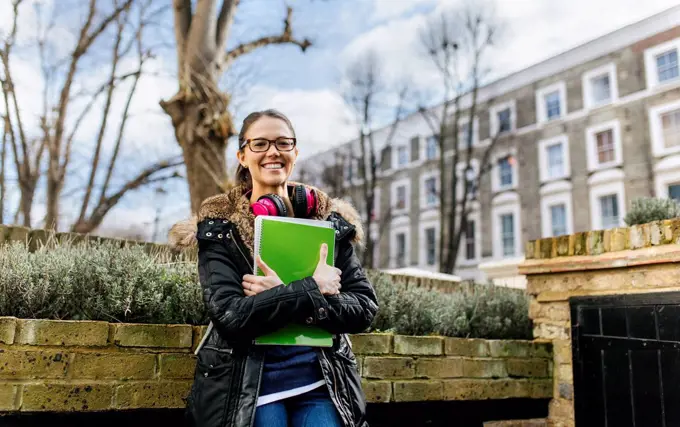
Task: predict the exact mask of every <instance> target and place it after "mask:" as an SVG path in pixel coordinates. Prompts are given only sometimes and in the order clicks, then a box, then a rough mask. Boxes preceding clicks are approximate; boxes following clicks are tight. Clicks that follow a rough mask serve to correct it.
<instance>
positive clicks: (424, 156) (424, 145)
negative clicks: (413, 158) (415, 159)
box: [420, 134, 441, 162]
mask: <svg viewBox="0 0 680 427" xmlns="http://www.w3.org/2000/svg"><path fill="white" fill-rule="evenodd" d="M435 137H436V134H432V135H428V136H427V137H425V138H424V139H423V143H422V144H421V146H422V148H421V149H420V158H421V159H422V160H423V161H424V162H428V161H432V160H436V159H438V158H439V156H440V155H441V153H440V152H439V151H440V150H439V139H438V138H435ZM430 138H435V150H434V158H433V159H428V158H427V144H428V141H429V140H430Z"/></svg>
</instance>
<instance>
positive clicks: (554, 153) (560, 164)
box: [546, 142, 564, 178]
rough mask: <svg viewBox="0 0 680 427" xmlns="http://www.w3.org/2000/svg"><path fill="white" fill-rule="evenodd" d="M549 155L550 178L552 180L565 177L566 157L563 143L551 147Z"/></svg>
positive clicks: (548, 151)
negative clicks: (563, 153)
mask: <svg viewBox="0 0 680 427" xmlns="http://www.w3.org/2000/svg"><path fill="white" fill-rule="evenodd" d="M546 150H547V155H548V176H549V177H550V178H560V177H562V176H564V156H563V155H562V152H563V149H562V143H561V142H558V143H557V144H552V145H549V146H548V148H547V149H546Z"/></svg>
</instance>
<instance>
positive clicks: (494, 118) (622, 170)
mask: <svg viewBox="0 0 680 427" xmlns="http://www.w3.org/2000/svg"><path fill="white" fill-rule="evenodd" d="M679 57H680V6H676V7H674V8H671V9H669V10H667V11H665V12H663V13H660V14H657V15H654V16H652V17H650V18H647V19H645V20H643V21H640V22H637V23H635V24H632V25H629V26H627V27H624V28H621V29H619V30H617V31H615V32H612V33H610V34H607V35H605V36H603V37H600V38H598V39H596V40H593V41H591V42H588V43H586V44H584V45H581V46H579V47H577V48H574V49H572V50H569V51H567V52H564V53H562V54H560V55H557V56H555V57H552V58H549V59H547V60H545V61H543V62H541V63H538V64H536V65H533V66H531V67H529V68H526V69H524V70H521V71H519V72H517V73H514V74H511V75H509V76H507V77H504V78H502V79H499V80H497V81H495V82H493V83H490V84H489V85H487V86H484V87H482V88H480V90H479V101H478V105H477V112H478V113H477V114H476V116H475V117H473V118H472V119H470V118H469V117H468V116H466V112H467V111H466V109H465V108H466V102H467V103H468V104H469V102H470V101H469V99H466V98H464V99H463V101H462V104H461V105H462V107H461V116H462V117H463V119H462V122H463V123H461V124H464V122H467V123H468V126H462V131H461V132H465V131H469V130H471V131H472V132H473V141H474V142H473V144H474V145H473V146H474V148H475V150H476V153H477V154H479V153H482V152H483V151H484V149H485V147H488V145H489V144H490V142H491V140H492V138H494V137H495V135H494V134H492V132H491V130H492V129H496V130H498V132H500V135H498V137H497V139H496V143H495V145H494V149H493V151H492V158H491V162H492V168H491V169H490V171H489V172H488V173H487V174H484V175H483V178H482V180H481V182H480V187H479V189H478V196H477V198H476V201H475V202H474V205H473V211H472V215H471V217H470V221H469V227H468V228H467V229H466V233H465V236H464V237H463V239H462V243H461V249H460V250H459V257H458V260H459V261H458V263H457V269H456V272H455V274H457V275H459V276H461V277H463V278H469V279H475V280H486V279H488V278H493V277H496V276H499V275H500V276H504V275H510V276H512V271H513V269H515V268H516V265H517V264H518V263H519V262H521V260H523V251H524V242H526V241H528V240H532V239H538V238H541V237H549V236H556V235H564V234H571V233H574V232H578V231H586V230H591V229H603V228H612V227H617V226H621V225H623V218H624V216H625V214H626V211H627V209H628V208H629V207H630V205H631V202H632V201H633V200H635V199H636V198H640V197H654V196H656V197H672V198H677V199H680V61H679ZM470 122H472V126H469V123H470ZM385 133H386V130H379V131H377V132H376V134H385ZM462 136H463V135H462V134H461V137H459V140H461V141H462V140H464V139H463V137H462ZM377 140H380V138H379V137H377ZM452 145H453V144H452V143H450V144H449V146H448V147H447V148H446V149H445V150H444V151H445V152H444V153H443V155H444V159H445V164H446V167H447V168H449V167H451V168H452V167H456V170H457V171H458V172H459V173H460V176H461V177H464V176H465V174H464V172H463V170H462V166H463V165H453V164H451V163H452V161H451V159H452V157H453V155H452V154H453V150H454V149H455V147H453V146H452ZM356 149H357V141H350V142H348V143H346V144H344V145H342V146H339V147H337V148H335V149H333V150H331V151H329V152H326V153H323V154H321V155H319V156H316V157H315V159H314V160H313V163H314V165H311V164H309V165H308V166H310V167H311V166H313V167H316V168H320V167H328V165H329V164H330V163H332V162H334V161H337V158H338V153H348V152H350V151H352V150H356ZM380 151H381V155H382V156H383V157H384V161H383V162H382V167H381V170H380V175H379V188H378V190H377V193H376V195H377V200H378V202H377V203H376V206H375V207H376V209H375V211H376V212H375V218H376V220H378V222H381V223H384V225H383V227H379V226H378V225H376V226H375V227H373V229H372V230H371V233H372V235H373V237H374V238H375V239H377V241H378V243H379V244H378V245H377V248H376V252H375V255H374V256H375V259H376V260H377V265H375V267H378V268H396V267H419V268H422V269H428V270H433V271H434V270H438V254H437V251H438V241H439V225H440V221H439V212H440V210H439V206H438V197H437V196H436V195H437V192H438V189H439V188H440V185H441V183H440V182H439V156H440V155H442V153H439V148H438V146H437V142H436V137H433V135H432V133H431V130H430V128H429V127H428V126H427V124H426V123H425V122H424V120H423V119H422V117H421V116H420V115H418V114H414V115H412V116H410V117H409V118H407V119H406V120H405V121H404V122H402V123H401V124H400V126H399V128H398V132H397V136H396V137H395V138H394V139H393V140H392V141H391V144H390V146H389V147H383V148H382V149H381V150H380ZM308 163H311V161H308ZM352 163H353V162H347V164H346V165H343V168H342V169H343V171H344V175H345V177H344V178H345V182H344V187H343V188H344V189H345V196H346V197H349V198H351V199H352V200H353V201H354V202H355V204H356V205H357V206H358V207H359V208H360V209H363V206H362V205H363V203H362V202H361V200H362V198H361V185H362V180H361V177H359V176H357V174H356V171H357V170H358V168H357V167H356V164H352ZM477 165H478V164H477V163H473V167H477ZM317 171H318V173H313V174H312V175H313V176H315V177H316V178H317V182H315V183H316V184H317V185H322V186H323V182H321V181H319V179H320V177H321V176H322V175H323V173H321V171H319V170H318V169H317ZM461 179H462V178H461ZM460 193H461V191H459V192H458V194H460ZM385 212H387V213H388V214H389V215H388V218H383V216H382V214H384V213H385ZM515 285H518V286H521V280H519V281H518V282H515Z"/></svg>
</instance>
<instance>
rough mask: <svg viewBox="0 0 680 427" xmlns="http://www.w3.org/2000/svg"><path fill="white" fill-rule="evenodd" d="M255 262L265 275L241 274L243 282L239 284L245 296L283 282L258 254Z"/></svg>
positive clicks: (255, 293)
mask: <svg viewBox="0 0 680 427" xmlns="http://www.w3.org/2000/svg"><path fill="white" fill-rule="evenodd" d="M256 262H257V266H258V267H260V270H262V272H263V273H264V274H265V275H264V276H255V275H253V274H246V275H245V276H243V282H242V283H241V285H242V286H243V290H244V292H245V293H246V296H247V297H250V296H253V295H257V294H259V293H260V292H264V291H266V290H269V289H271V288H275V287H277V286H280V285H282V284H283V282H282V281H281V279H279V276H278V275H277V274H276V272H275V271H274V270H272V269H271V268H269V266H268V265H267V264H265V263H264V261H262V258H261V257H260V256H258V257H257V260H256Z"/></svg>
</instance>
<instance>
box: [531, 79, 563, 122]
mask: <svg viewBox="0 0 680 427" xmlns="http://www.w3.org/2000/svg"><path fill="white" fill-rule="evenodd" d="M556 90H557V91H558V92H559V93H560V116H559V117H557V118H555V119H552V120H548V116H547V114H548V112H547V111H546V108H545V102H543V97H544V96H545V95H546V94H548V93H550V92H554V91H556ZM566 115H567V85H566V84H565V83H564V81H559V82H557V83H554V84H551V85H550V86H545V87H542V88H540V89H538V90H537V91H536V122H537V123H539V124H540V123H548V122H554V121H558V120H561V119H563V118H564V117H565V116H566Z"/></svg>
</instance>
